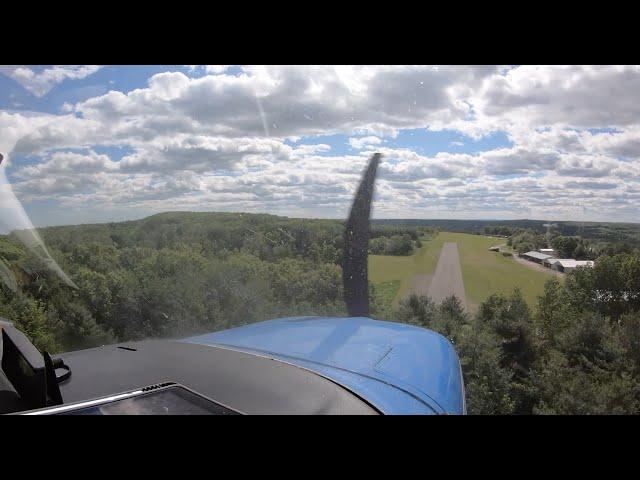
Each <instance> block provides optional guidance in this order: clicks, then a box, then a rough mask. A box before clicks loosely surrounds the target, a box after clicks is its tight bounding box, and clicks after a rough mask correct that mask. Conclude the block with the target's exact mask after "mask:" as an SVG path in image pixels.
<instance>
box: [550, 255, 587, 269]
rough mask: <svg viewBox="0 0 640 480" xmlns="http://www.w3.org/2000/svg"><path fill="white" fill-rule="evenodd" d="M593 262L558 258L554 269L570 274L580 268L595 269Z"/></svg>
mask: <svg viewBox="0 0 640 480" xmlns="http://www.w3.org/2000/svg"><path fill="white" fill-rule="evenodd" d="M593 265H594V262H593V261H592V260H574V259H573V258H557V259H555V262H553V264H552V268H555V269H556V270H558V271H560V272H570V271H572V270H575V269H576V268H578V267H593Z"/></svg>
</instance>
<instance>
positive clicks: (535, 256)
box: [521, 250, 551, 263]
mask: <svg viewBox="0 0 640 480" xmlns="http://www.w3.org/2000/svg"><path fill="white" fill-rule="evenodd" d="M521 256H522V257H524V258H526V259H527V260H531V261H532V262H536V263H542V261H543V260H546V259H547V258H551V255H547V254H546V253H540V252H536V251H535V250H531V251H530V252H526V253H523V254H522V255H521Z"/></svg>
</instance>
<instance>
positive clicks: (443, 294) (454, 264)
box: [428, 242, 467, 309]
mask: <svg viewBox="0 0 640 480" xmlns="http://www.w3.org/2000/svg"><path fill="white" fill-rule="evenodd" d="M430 283H431V284H430V286H429V291H428V295H429V296H430V297H431V299H432V300H433V301H434V302H436V303H440V302H442V300H444V299H445V298H447V297H449V296H451V295H455V296H456V297H458V300H460V303H462V306H463V307H464V308H465V309H466V308H467V295H466V293H465V291H464V282H463V280H462V270H461V268H460V255H459V254H458V244H457V243H454V242H445V243H444V244H443V245H442V250H441V251H440V258H438V265H437V266H436V271H435V273H434V275H433V278H432V279H431V282H430Z"/></svg>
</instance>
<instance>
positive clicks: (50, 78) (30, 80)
mask: <svg viewBox="0 0 640 480" xmlns="http://www.w3.org/2000/svg"><path fill="white" fill-rule="evenodd" d="M100 68H101V67H100V66H99V65H52V66H50V67H47V68H44V69H42V70H36V69H35V68H33V67H28V66H25V65H20V66H0V73H4V74H5V75H7V76H8V77H10V78H12V79H13V80H15V81H16V82H18V83H19V84H20V85H22V86H23V87H24V88H25V89H27V90H28V91H29V92H31V93H33V94H34V95H35V96H36V97H42V96H44V95H46V94H47V93H49V90H51V89H52V88H53V87H55V86H56V85H58V84H59V83H62V82H63V81H65V80H67V79H70V80H78V79H82V78H85V77H88V76H89V75H92V74H94V73H95V72H97V71H98V70H100Z"/></svg>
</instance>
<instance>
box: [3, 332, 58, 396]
mask: <svg viewBox="0 0 640 480" xmlns="http://www.w3.org/2000/svg"><path fill="white" fill-rule="evenodd" d="M2 371H3V372H4V374H5V376H6V377H7V379H8V380H9V382H11V385H12V386H13V388H14V389H15V390H16V392H17V393H18V395H20V398H21V399H22V400H23V401H24V402H25V404H27V405H28V406H29V408H42V407H46V406H48V405H59V404H61V403H62V396H61V394H60V388H59V387H58V382H57V380H56V377H55V366H54V362H53V360H51V357H50V356H49V354H48V353H47V352H45V353H44V356H43V355H42V354H41V353H40V352H39V351H38V349H37V348H36V347H35V346H34V345H33V344H32V343H31V342H30V341H29V339H28V338H27V337H26V336H25V335H24V333H22V332H21V331H20V330H18V329H17V328H15V327H14V326H12V325H9V324H6V323H3V324H2Z"/></svg>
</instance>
